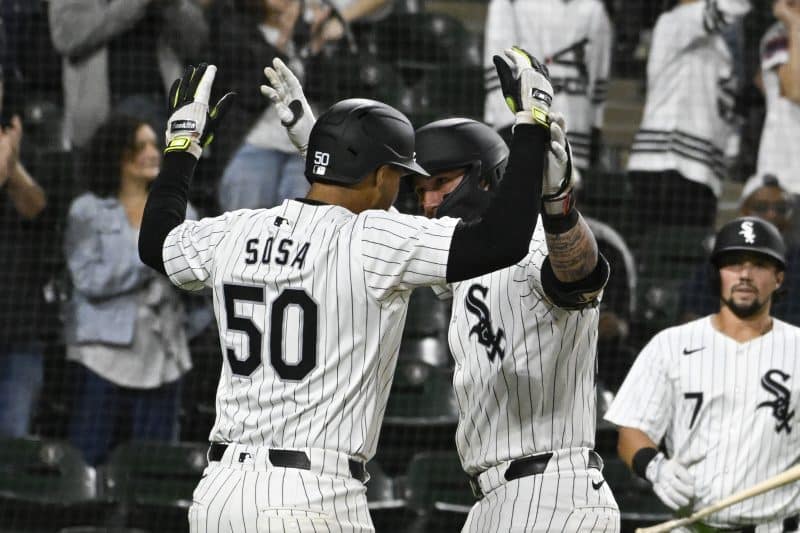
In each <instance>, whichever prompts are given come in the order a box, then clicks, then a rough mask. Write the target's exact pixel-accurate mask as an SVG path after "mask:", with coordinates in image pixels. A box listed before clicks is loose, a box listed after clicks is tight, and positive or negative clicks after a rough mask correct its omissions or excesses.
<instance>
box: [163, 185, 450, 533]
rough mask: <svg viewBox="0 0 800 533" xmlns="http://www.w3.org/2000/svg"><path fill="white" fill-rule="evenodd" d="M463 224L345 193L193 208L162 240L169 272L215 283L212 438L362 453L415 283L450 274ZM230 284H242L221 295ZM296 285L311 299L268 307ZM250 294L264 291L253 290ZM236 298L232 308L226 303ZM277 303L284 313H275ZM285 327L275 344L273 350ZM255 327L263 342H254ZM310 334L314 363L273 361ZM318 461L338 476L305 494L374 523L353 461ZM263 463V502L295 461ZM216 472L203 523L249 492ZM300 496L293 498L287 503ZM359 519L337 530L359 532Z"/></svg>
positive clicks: (302, 351) (296, 354) (180, 281)
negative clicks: (351, 207)
mask: <svg viewBox="0 0 800 533" xmlns="http://www.w3.org/2000/svg"><path fill="white" fill-rule="evenodd" d="M457 223H458V220H456V219H439V220H429V219H426V218H423V217H412V216H407V215H400V214H388V213H387V212H385V211H367V212H364V213H361V214H359V215H355V214H353V213H351V212H350V211H348V210H346V209H344V208H342V207H338V206H330V205H312V204H309V203H304V202H301V201H294V200H287V201H285V202H284V203H283V204H281V205H280V206H277V207H275V208H272V209H259V210H241V211H235V212H231V213H226V214H225V215H223V216H220V217H217V218H215V219H204V220H202V221H196V222H192V221H186V222H184V223H183V224H181V225H179V226H178V227H176V228H175V229H173V230H172V232H170V234H169V236H168V237H167V239H166V241H165V243H164V253H163V256H164V259H165V268H166V270H167V273H168V274H169V276H170V279H171V280H172V282H173V283H175V284H176V285H178V286H181V287H184V288H188V289H199V288H202V287H203V286H207V287H210V288H212V291H213V295H214V307H215V314H216V316H217V323H218V327H219V333H220V344H221V348H222V353H223V357H224V364H223V366H222V372H221V375H220V381H219V384H218V387H217V399H216V410H217V412H216V419H215V423H214V427H213V428H212V429H211V433H210V440H211V441H213V442H226V443H239V444H243V445H250V446H254V447H257V448H258V449H263V450H266V449H267V448H280V449H297V448H312V449H327V450H335V451H338V452H342V453H345V454H347V455H348V456H350V457H353V458H357V459H359V460H361V461H366V460H368V459H369V458H371V457H372V456H373V455H374V453H375V447H376V444H377V439H378V434H379V430H380V424H381V422H382V419H383V412H384V410H385V407H386V403H387V396H388V393H389V389H390V384H391V380H392V377H393V374H394V369H395V365H396V361H397V352H398V350H399V345H400V337H401V334H402V326H403V324H404V322H405V317H406V311H407V306H408V296H409V293H410V291H411V290H412V289H414V288H415V287H419V286H426V285H433V284H442V283H444V282H445V277H446V271H447V258H448V253H449V246H450V240H451V238H452V234H453V230H454V228H455V226H456V224H457ZM232 288H233V289H236V290H237V291H238V292H235V294H237V295H245V296H237V297H233V296H231V293H227V294H226V291H230V290H232ZM240 289H241V290H240ZM289 290H291V291H293V292H292V294H294V295H297V294H303V295H304V296H303V297H302V299H300V300H297V301H300V302H303V303H302V304H300V303H291V304H284V305H283V307H282V308H278V311H273V310H274V309H275V307H274V306H275V302H276V301H277V300H279V299H280V298H282V297H283V296H284V295H285V294H287V291H289ZM253 294H261V295H263V299H258V298H257V299H255V300H253V299H250V298H252V295H253ZM237 298H239V299H237ZM297 298H300V297H299V296H297ZM294 301H295V300H292V302H294ZM230 308H232V309H233V314H234V316H228V309H230ZM273 312H275V313H282V315H276V316H272V315H273ZM308 312H311V313H312V315H311V316H314V315H315V316H316V323H315V325H314V324H310V325H308V324H306V321H307V320H308V318H307V316H306V314H307V313H308ZM243 324H244V326H243ZM248 324H249V325H248ZM273 325H275V329H276V331H272V328H273ZM242 328H245V329H242ZM247 328H249V329H247ZM278 328H280V329H278ZM306 328H309V329H308V330H307V329H306ZM314 330H315V331H316V333H317V337H316V338H309V337H307V335H306V332H307V331H308V332H311V331H314ZM278 332H279V333H280V335H281V336H280V341H277V340H276V341H275V342H279V344H277V345H276V346H279V348H276V350H277V349H280V352H281V353H279V354H277V353H272V351H273V346H272V342H273V338H275V339H277V337H275V335H277V334H278ZM259 335H260V337H259ZM259 338H260V342H261V351H260V352H259V351H258V350H256V349H255V347H256V344H257V343H258V342H259ZM251 343H254V344H253V346H251V345H250V344H251ZM305 343H313V347H314V349H313V350H311V351H310V353H311V354H312V355H314V354H316V364H315V365H313V364H311V365H309V366H308V367H302V368H303V372H305V374H304V375H301V376H300V377H299V378H295V377H288V376H289V375H283V374H280V373H279V371H278V370H277V369H276V366H275V365H276V362H278V363H279V368H280V365H281V364H282V365H284V367H291V368H293V369H297V368H298V365H300V363H301V362H303V358H304V357H307V356H308V355H307V353H309V352H308V350H306V348H307V347H306V346H305ZM229 354H230V355H229ZM254 357H255V358H257V359H253V358H254ZM279 359H280V361H279ZM281 361H282V363H281ZM234 363H236V364H234ZM234 367H235V368H234ZM242 369H245V370H246V371H243V370H242ZM294 375H295V374H294V373H292V374H291V376H294ZM282 376H283V377H282ZM315 460H318V461H320V462H321V463H322V465H321V467H322V468H323V470H325V471H327V472H329V474H328V476H330V475H333V476H334V477H335V476H339V477H340V478H341V479H338V478H337V479H330V480H329V479H327V478H325V479H323V480H321V481H320V482H319V483H315V484H314V485H304V486H303V489H304V490H303V491H301V492H302V493H303V494H304V497H306V502H308V501H311V502H314V501H316V500H320V499H323V500H324V499H327V498H332V499H333V500H332V501H334V502H335V506H334V508H333V509H332V510H331V512H332V513H333V516H335V518H336V519H337V520H341V521H342V523H343V524H345V525H346V524H348V523H351V524H363V523H366V524H369V515H368V512H367V508H366V500H365V499H364V498H362V497H361V496H360V494H361V493H362V492H363V486H361V485H360V484H359V483H357V482H356V485H359V486H358V487H356V486H355V485H353V482H354V480H353V479H352V478H351V477H350V473H349V468H348V465H347V463H346V462H345V463H343V464H342V463H338V462H333V463H331V464H327V463H328V462H329V461H330V457H329V456H327V455H324V454H323V455H320V456H319V457H318V459H315ZM329 467H331V468H332V469H333V470H332V472H330V471H329V470H330V469H329ZM228 468H229V469H230V468H233V467H228ZM234 470H235V469H234ZM262 474H263V475H262V476H259V477H258V482H257V483H256V484H257V485H258V486H259V487H262V486H263V487H264V488H265V489H266V490H265V500H263V501H261V502H260V503H259V505H266V504H269V505H274V504H275V498H284V497H286V492H285V491H286V490H289V489H288V488H287V487H288V486H289V485H291V484H292V483H293V482H292V481H291V478H292V476H294V475H295V474H296V473H295V472H293V471H291V470H287V471H286V472H285V476H286V480H285V481H280V482H278V481H276V479H277V477H276V476H277V474H275V473H273V472H265V473H262ZM231 476H232V478H236V479H238V480H239V481H236V483H237V486H240V485H241V483H244V482H245V477H246V476H244V475H243V474H241V473H233V474H231V473H228V474H226V479H227V478H231ZM237 476H238V477H237ZM306 477H308V474H307V473H306V474H305V477H304V478H303V479H305V478H306ZM214 480H216V481H214V483H215V484H218V485H219V486H216V485H214V492H213V494H212V493H209V494H205V491H200V489H201V488H203V489H205V487H206V485H208V484H209V482H210V481H211V480H210V479H204V480H203V482H202V483H201V486H199V487H198V492H197V493H196V496H197V497H201V496H202V497H203V498H205V499H207V500H208V501H207V502H206V503H207V505H205V506H203V507H202V509H201V508H197V509H196V510H195V511H193V515H194V519H195V521H199V523H205V522H204V519H201V518H200V516H201V515H203V514H204V513H206V514H208V513H210V514H209V515H208V516H210V517H212V518H211V519H212V520H213V518H219V517H221V514H220V513H222V512H223V509H222V506H223V504H224V502H225V501H227V500H228V497H229V496H230V494H232V493H233V492H235V491H236V490H239V491H240V492H241V489H240V488H239V489H234V488H231V487H230V486H229V484H227V485H226V484H220V483H219V481H220V480H218V479H217V477H215V478H214ZM298 483H299V482H298ZM342 483H344V485H342V486H341V487H340V486H339V485H341V484H342ZM284 485H285V486H284ZM209 490H210V489H209ZM201 492H202V494H201ZM259 492H261V488H259ZM312 492H314V493H315V494H316V495H315V494H312ZM240 498H241V494H239V495H235V496H233V499H232V500H231V501H233V502H239V499H240ZM246 500H247V499H246ZM234 506H235V505H234ZM295 506H296V502H293V503H291V505H290V507H295ZM224 512H225V513H230V512H231V510H230V508H225V509H224ZM284 515H285V513H278V516H274V517H272V519H271V520H273V522H274V524H273V525H274V527H276V528H277V527H278V526H277V525H276V524H278V522H280V523H281V527H286V528H287V530H290V529H291V528H290V526H291V524H292V523H295V524H298V523H299V524H301V525H302V523H303V522H304V520H306V519H308V517H305V518H304V517H303V516H294V515H287V516H284ZM245 522H246V523H247V524H248V525H250V524H253V523H254V522H249V521H247V520H245ZM267 522H269V520H267ZM193 527H194V526H193ZM197 527H201V526H197ZM202 527H209V528H211V529H209V530H210V531H211V530H214V531H216V530H215V529H213V528H212V527H211V526H205V525H203V526H202ZM214 527H216V526H214ZM220 527H222V526H220ZM259 527H261V526H259ZM270 527H273V526H270ZM330 527H331V530H332V531H337V530H339V529H337V528H336V527H334V526H330ZM358 527H361V526H358ZM358 527H357V528H356V529H352V528H351V529H348V528H347V527H345V526H343V529H341V530H342V531H361V530H362V529H359V528H358ZM369 527H371V525H370V526H369ZM234 530H235V531H237V533H239V531H242V530H241V529H238V528H235V529H234ZM260 530H261V529H260ZM301 530H303V531H306V530H310V529H307V528H305V526H304V527H302V528H301ZM324 530H327V529H326V528H322V529H320V531H324ZM364 530H365V531H367V530H368V529H364Z"/></svg>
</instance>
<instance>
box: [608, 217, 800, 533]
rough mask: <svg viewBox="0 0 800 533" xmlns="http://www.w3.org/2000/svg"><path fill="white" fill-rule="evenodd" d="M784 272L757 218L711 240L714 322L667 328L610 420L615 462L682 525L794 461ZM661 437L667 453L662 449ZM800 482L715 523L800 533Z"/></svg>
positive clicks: (796, 382)
mask: <svg viewBox="0 0 800 533" xmlns="http://www.w3.org/2000/svg"><path fill="white" fill-rule="evenodd" d="M785 268H786V246H785V245H784V242H783V239H782V238H781V235H780V233H779V232H778V230H777V228H775V226H773V225H772V224H770V223H769V222H766V221H764V220H762V219H759V218H756V217H741V218H738V219H735V220H733V221H731V222H729V223H728V224H726V225H725V226H723V227H722V229H720V231H719V232H718V233H717V238H716V242H715V244H714V249H713V251H712V254H711V265H710V271H709V275H710V276H711V279H712V281H713V283H712V285H713V286H714V292H715V294H716V295H717V297H718V298H719V301H720V304H721V305H720V310H719V312H718V313H716V314H713V315H709V316H706V317H703V318H701V319H699V320H695V321H693V322H689V323H687V324H684V325H682V326H677V327H673V328H669V329H666V330H664V331H662V332H661V333H659V334H657V335H656V336H655V337H654V338H653V339H652V340H651V341H650V342H649V343H648V344H647V346H645V347H644V349H643V350H642V352H641V353H640V354H639V357H638V358H637V359H636V362H635V363H634V365H633V367H632V368H631V370H630V372H629V374H628V376H627V377H626V378H625V382H624V383H623V384H622V387H621V388H620V390H619V393H618V394H617V397H616V399H615V400H614V402H613V403H612V404H611V408H610V409H609V410H608V412H607V413H606V416H605V417H606V419H607V420H609V421H610V422H613V423H614V424H616V425H618V426H620V433H619V453H620V456H621V457H622V459H623V460H624V461H625V462H626V463H627V464H628V466H630V467H631V468H632V469H633V470H634V472H636V474H638V475H639V476H641V477H642V478H644V479H647V480H649V481H650V482H651V483H652V484H653V490H654V491H655V493H656V495H657V496H658V497H659V498H660V499H661V501H663V502H664V504H665V505H667V506H668V507H670V508H671V509H674V510H676V511H677V512H679V513H680V514H682V515H688V514H691V513H692V512H694V511H697V510H699V509H702V508H704V507H708V506H710V505H712V504H714V503H717V502H719V501H720V500H722V499H724V498H725V497H727V496H730V495H732V494H733V493H735V492H737V491H739V490H741V489H745V488H747V487H750V486H753V485H755V484H756V483H758V482H760V481H764V480H766V479H769V478H771V477H773V476H775V475H777V474H780V473H781V472H783V471H784V470H786V469H788V468H789V467H791V466H792V465H795V464H797V462H798V461H799V460H800V428H798V427H797V424H798V420H797V416H796V413H797V411H798V410H800V328H797V327H794V326H791V325H789V324H787V323H785V322H782V321H780V320H778V319H776V318H773V317H772V316H770V308H771V305H772V300H773V299H774V298H775V296H776V294H777V293H778V291H779V290H780V287H781V285H782V283H783V278H784V270H785ZM662 439H664V444H665V447H666V453H663V452H660V451H659V450H658V444H659V443H660V442H661V440H662ZM798 511H800V484H798V483H793V484H789V485H785V486H783V487H780V488H778V489H775V490H772V491H770V492H767V493H764V494H761V495H759V496H756V497H753V498H750V499H748V500H745V501H743V502H741V503H738V504H736V505H732V506H730V507H728V508H726V509H723V510H722V511H719V512H717V513H715V514H712V515H711V516H710V517H709V518H708V519H707V520H706V523H705V524H700V525H699V526H697V527H699V528H701V529H699V530H700V531H707V530H708V529H702V528H704V527H707V526H708V527H712V528H719V529H718V530H720V531H740V532H745V533H747V532H756V533H767V532H769V533H773V532H774V533H778V532H783V531H797V530H798V520H797V514H798Z"/></svg>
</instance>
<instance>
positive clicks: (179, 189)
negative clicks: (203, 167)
mask: <svg viewBox="0 0 800 533" xmlns="http://www.w3.org/2000/svg"><path fill="white" fill-rule="evenodd" d="M196 166H197V159H195V157H194V156H193V155H192V154H188V153H185V152H173V153H168V154H166V155H165V156H164V163H163V165H162V166H161V172H160V173H159V175H158V177H157V178H156V180H155V181H154V182H153V187H152V188H151V189H150V194H149V195H148V196H147V204H145V206H144V215H143V216H142V226H141V228H140V229H139V258H140V259H141V260H142V262H143V263H144V264H145V265H147V266H149V267H151V268H154V269H155V270H157V271H158V272H161V273H162V274H164V275H166V273H167V272H166V270H164V260H163V256H162V254H161V251H162V250H163V248H164V239H166V238H167V235H169V232H170V231H172V228H174V227H175V226H177V225H178V224H180V223H181V222H183V221H184V219H185V218H186V205H187V204H188V201H189V183H190V182H191V180H192V175H193V174H194V169H195V167H196Z"/></svg>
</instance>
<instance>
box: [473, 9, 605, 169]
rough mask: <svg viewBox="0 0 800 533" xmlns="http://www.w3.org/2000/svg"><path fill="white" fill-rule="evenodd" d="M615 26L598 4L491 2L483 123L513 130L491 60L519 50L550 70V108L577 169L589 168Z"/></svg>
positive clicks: (602, 107) (601, 122)
mask: <svg viewBox="0 0 800 533" xmlns="http://www.w3.org/2000/svg"><path fill="white" fill-rule="evenodd" d="M613 32H614V30H613V27H612V26H611V21H610V20H609V18H608V14H607V13H606V10H605V7H604V6H603V3H602V2H601V1H600V0H569V1H565V0H516V1H510V0H492V1H491V2H490V3H489V9H488V13H487V16H486V39H485V43H484V50H485V56H484V64H485V65H486V77H487V83H486V103H485V106H484V109H485V111H484V119H485V121H486V122H487V124H490V125H491V126H493V127H495V128H501V127H504V126H509V125H511V122H512V120H513V118H514V117H513V116H512V115H511V114H509V112H508V107H507V106H506V103H505V100H504V99H503V95H502V94H501V91H500V80H499V79H498V78H497V73H496V72H495V69H494V65H493V63H492V57H493V56H494V55H495V54H497V51H498V50H505V49H507V48H510V47H511V46H514V45H517V46H521V47H522V48H524V49H525V50H527V51H528V52H530V53H531V54H533V55H535V56H536V57H538V58H541V59H542V62H543V63H545V64H546V65H547V68H548V70H549V71H550V79H551V82H552V84H553V90H554V91H555V95H554V97H553V106H552V107H553V109H558V110H559V111H560V112H562V113H563V114H564V117H565V118H566V120H567V124H569V131H567V137H568V138H569V142H570V145H571V146H572V157H573V161H574V163H575V166H577V167H578V168H586V167H588V166H589V156H590V151H591V133H592V128H601V127H602V126H603V113H604V110H605V101H606V92H607V87H608V75H609V71H610V68H611V43H612V41H613Z"/></svg>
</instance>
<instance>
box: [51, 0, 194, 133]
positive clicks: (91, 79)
mask: <svg viewBox="0 0 800 533" xmlns="http://www.w3.org/2000/svg"><path fill="white" fill-rule="evenodd" d="M50 33H51V38H52V39H53V44H54V46H55V48H56V50H57V51H58V52H59V53H61V55H62V56H63V61H62V64H63V86H64V108H65V109H64V111H65V115H66V116H65V132H64V135H65V137H66V141H67V142H68V143H70V144H72V145H76V146H84V145H85V144H86V142H87V140H88V139H89V138H90V137H91V136H92V134H93V133H94V131H95V130H96V129H97V127H98V126H99V125H100V124H102V123H103V122H105V120H106V118H107V117H108V115H109V113H110V111H111V110H112V109H115V110H118V111H124V112H127V113H129V114H135V115H136V116H139V117H143V118H145V119H146V120H149V121H151V122H152V123H154V124H163V121H164V120H165V117H164V110H163V108H164V101H165V99H166V92H167V90H168V89H169V83H171V81H172V80H173V79H174V78H175V77H176V76H178V75H180V73H181V72H182V69H183V62H184V61H186V60H187V59H190V58H193V57H194V56H196V55H198V54H199V53H200V52H201V51H202V50H203V49H204V47H205V46H206V45H207V43H208V25H207V23H206V21H205V18H204V16H203V9H202V7H201V5H200V4H199V3H198V2H196V1H195V0H52V1H51V2H50Z"/></svg>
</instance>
